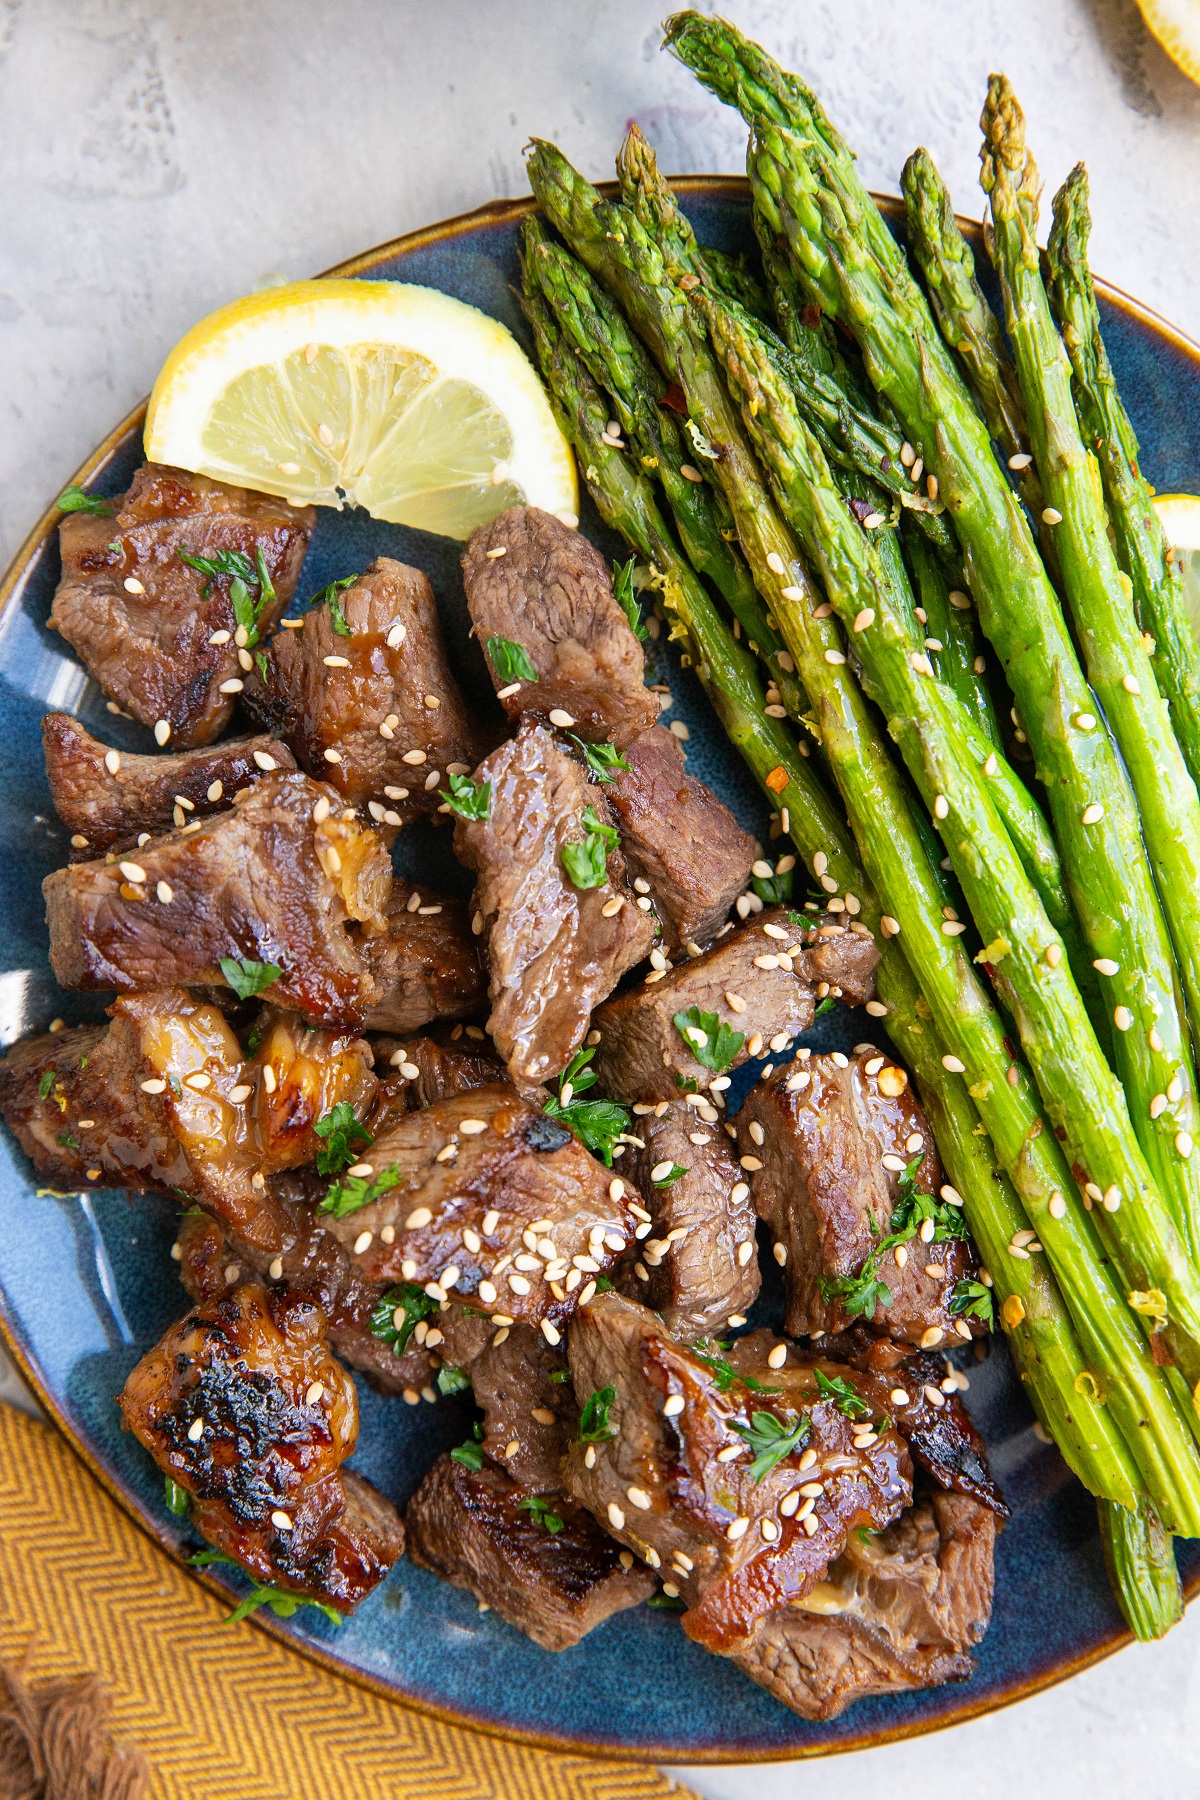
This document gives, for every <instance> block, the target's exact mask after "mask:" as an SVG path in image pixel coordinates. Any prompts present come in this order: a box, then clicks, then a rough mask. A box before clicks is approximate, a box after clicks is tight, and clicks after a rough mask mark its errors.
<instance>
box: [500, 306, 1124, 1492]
mask: <svg viewBox="0 0 1200 1800" xmlns="http://www.w3.org/2000/svg"><path fill="white" fill-rule="evenodd" d="M525 303H526V307H527V309H528V311H529V316H530V319H531V323H532V324H533V328H534V335H535V342H536V345H537V350H538V357H539V362H540V364H541V368H542V372H543V375H544V376H545V378H546V381H547V383H548V385H549V388H550V395H551V400H552V403H553V405H554V407H555V411H556V414H557V416H558V418H559V422H560V424H561V425H562V428H563V430H564V433H565V434H566V435H567V437H568V438H569V439H570V441H571V442H572V443H573V445H574V447H575V450H576V454H577V456H578V458H579V463H580V466H581V468H582V469H584V470H585V472H586V479H587V482H588V486H589V489H590V491H591V493H592V496H593V498H594V500H595V502H596V505H597V509H598V510H599V512H600V514H601V516H602V517H603V518H604V520H605V522H606V523H607V524H609V525H611V526H612V527H613V528H614V529H615V530H617V531H619V532H620V533H621V534H622V535H623V536H624V538H625V540H626V542H627V543H628V544H629V545H630V546H631V548H633V549H634V550H635V551H637V552H638V554H639V555H641V556H642V557H643V558H645V559H646V561H647V562H648V563H650V564H652V565H653V567H654V568H655V569H656V570H657V571H658V572H659V573H660V575H661V577H662V582H663V586H662V590H661V591H662V595H663V600H664V604H665V606H666V608H667V610H668V613H669V614H670V615H671V616H673V617H674V618H675V619H676V620H677V621H678V622H679V624H680V626H681V627H682V629H683V631H684V632H685V633H686V638H687V642H688V644H689V647H690V648H691V651H692V659H693V666H694V667H695V668H696V670H697V672H698V673H699V675H700V679H701V680H702V681H703V682H704V684H705V686H706V689H707V691H708V693H709V695H710V698H711V699H712V700H713V702H714V705H715V707H716V709H717V712H718V715H719V716H720V717H721V718H722V721H723V722H724V723H725V725H726V729H727V730H729V731H730V734H731V736H732V738H733V740H734V742H735V743H736V744H737V747H738V748H739V750H740V751H741V753H742V755H743V756H744V757H745V759H746V762H747V764H748V766H749V767H750V769H751V770H752V772H753V773H754V774H755V776H756V777H757V779H758V781H759V783H760V785H761V786H762V788H763V792H764V793H765V794H766V795H767V796H768V798H769V800H770V801H771V803H772V804H774V805H779V806H780V807H781V810H782V815H783V816H784V817H785V818H786V819H787V821H788V826H787V828H788V831H789V834H790V836H791V839H792V842H793V843H794V844H795V845H796V848H797V849H798V850H799V852H800V854H801V856H802V857H804V859H805V861H806V862H807V863H808V864H809V865H810V866H812V865H813V864H814V863H815V864H816V866H817V867H819V868H820V869H821V870H822V872H823V873H824V874H826V875H827V876H828V877H829V879H832V880H833V881H834V883H835V885H836V886H837V887H838V888H839V890H841V891H844V892H851V893H855V894H857V895H858V896H860V898H861V902H862V913H861V915H860V917H861V918H862V919H864V920H866V921H868V922H869V923H870V924H872V925H873V926H874V927H875V930H876V933H877V935H878V931H879V904H878V901H877V899H876V897H875V895H874V892H873V890H872V888H871V885H870V883H869V882H868V880H867V878H866V876H865V874H864V873H863V871H862V869H861V867H860V866H859V864H858V863H857V860H856V858H855V855H854V851H853V847H852V845H851V843H850V840H849V836H848V833H847V831H846V828H845V825H844V824H843V822H842V820H841V818H840V816H839V814H838V813H837V811H836V809H835V808H834V807H833V806H832V804H831V802H830V800H829V797H828V795H827V793H826V792H825V790H824V788H823V787H822V786H821V785H820V783H819V782H817V781H816V780H815V779H814V775H813V771H812V769H811V767H810V766H808V765H806V764H805V763H804V762H803V761H802V760H801V759H800V758H799V757H797V755H796V753H795V750H794V747H793V746H792V745H791V744H790V742H789V740H788V738H787V734H786V732H785V731H784V729H783V728H782V727H781V726H778V725H776V724H775V722H774V721H772V720H770V719H767V718H766V717H765V716H764V715H763V714H762V710H761V695H760V693H759V691H758V689H757V685H756V682H755V677H754V669H753V664H752V662H751V661H750V659H749V658H748V657H747V656H746V654H745V652H744V651H743V650H742V649H741V647H740V646H739V645H738V644H737V643H736V642H735V641H734V639H733V638H732V636H731V635H730V634H729V632H728V630H727V629H726V628H725V627H724V626H723V624H722V623H721V621H720V619H719V618H718V616H717V614H716V612H715V609H713V607H712V605H711V602H710V601H709V600H708V597H707V595H706V594H705V593H704V590H703V588H702V587H701V586H700V584H699V583H698V582H696V580H695V578H694V576H693V574H692V571H691V569H690V568H689V566H688V565H687V563H686V562H684V560H683V559H682V557H681V556H680V555H679V553H678V550H677V549H676V548H675V546H674V545H673V544H672V543H671V540H670V537H669V533H668V530H667V527H666V525H665V524H664V523H663V520H662V517H661V514H660V513H659V511H658V508H657V504H656V502H655V498H654V493H653V488H652V486H651V483H650V482H649V481H648V479H647V478H646V476H645V475H644V474H642V473H640V472H639V471H637V470H636V469H635V468H634V467H633V466H632V465H631V464H630V462H629V461H628V459H627V458H626V457H625V456H624V455H623V454H622V452H621V451H620V450H618V449H616V448H615V447H614V446H612V445H611V444H610V443H609V442H608V435H609V434H606V432H605V421H606V408H605V404H604V401H603V399H602V398H601V396H600V394H599V393H598V392H597V390H596V389H595V388H594V386H593V385H592V384H591V382H590V380H589V377H588V375H587V372H586V370H585V369H584V368H582V367H581V365H580V363H579V361H578V360H577V358H576V357H574V356H573V355H572V354H571V352H570V351H569V350H568V349H567V348H566V347H565V345H564V343H563V340H562V338H561V336H556V333H555V327H556V321H555V320H554V319H553V317H552V315H551V313H550V311H549V309H548V308H547V307H546V306H545V304H544V302H543V300H542V296H541V294H540V291H539V290H538V288H537V286H536V285H535V284H534V283H533V282H532V281H529V280H528V277H527V287H526V301H525ZM777 759H778V760H777ZM877 982H878V989H879V993H880V995H881V1002H880V1003H879V1004H880V1006H881V1007H886V1009H887V1027H888V1031H889V1034H890V1035H891V1037H892V1040H893V1042H894V1043H895V1045H896V1047H897V1050H898V1052H899V1053H900V1055H901V1056H902V1058H903V1059H904V1060H906V1061H907V1062H908V1063H909V1064H910V1065H911V1066H912V1068H913V1069H914V1071H915V1073H916V1076H917V1079H918V1082H919V1083H920V1087H921V1093H922V1098H923V1100H924V1102H925V1104H926V1107H927V1110H928V1112H929V1115H930V1118H931V1121H932V1123H933V1126H934V1131H935V1134H936V1137H937V1141H938V1147H939V1150H940V1152H941V1155H942V1158H943V1161H944V1163H945V1166H946V1170H947V1173H948V1174H949V1176H950V1179H951V1181H952V1182H953V1184H954V1187H955V1189H956V1190H957V1192H958V1193H959V1194H960V1195H961V1196H962V1197H963V1200H964V1202H965V1208H966V1217H967V1222H968V1224H969V1225H970V1227H971V1230H972V1233H973V1234H974V1236H975V1239H976V1242H977V1243H978V1244H979V1246H980V1249H981V1251H982V1253H983V1255H984V1257H985V1258H986V1259H987V1260H988V1262H989V1263H990V1265H991V1266H992V1267H993V1268H994V1269H995V1274H994V1276H993V1293H994V1295H995V1298H996V1301H997V1303H998V1307H999V1316H1000V1320H1001V1322H1002V1324H1003V1325H1004V1328H1005V1331H1006V1333H1007V1334H1008V1337H1009V1344H1010V1348H1011V1352H1012V1355H1013V1358H1014V1361H1015V1363H1016V1366H1017V1369H1018V1371H1019V1373H1020V1375H1021V1377H1022V1380H1023V1382H1024V1384H1025V1386H1026V1390H1027V1392H1028V1393H1029V1395H1030V1398H1031V1400H1032V1402H1033V1404H1034V1406H1035V1407H1036V1409H1037V1411H1038V1413H1039V1416H1040V1417H1041V1418H1042V1419H1043V1422H1044V1423H1045V1424H1046V1425H1047V1427H1048V1428H1049V1429H1050V1430H1051V1431H1052V1432H1053V1434H1054V1437H1055V1439H1056V1441H1057V1442H1058V1444H1059V1446H1060V1448H1061V1450H1062V1453H1063V1455H1064V1457H1065V1458H1066V1460H1067V1462H1068V1464H1069V1466H1070V1467H1071V1468H1072V1470H1073V1471H1074V1472H1075V1473H1076V1474H1077V1475H1078V1476H1079V1478H1080V1480H1081V1481H1083V1482H1084V1484H1085V1486H1087V1487H1088V1488H1089V1490H1090V1491H1091V1492H1093V1493H1096V1494H1101V1495H1104V1496H1107V1497H1108V1498H1110V1499H1111V1500H1113V1501H1115V1502H1117V1503H1118V1504H1120V1505H1123V1506H1126V1507H1128V1506H1133V1505H1135V1504H1136V1503H1137V1499H1138V1496H1139V1494H1142V1493H1143V1492H1144V1490H1143V1489H1142V1485H1141V1482H1140V1480H1139V1477H1138V1474H1137V1471H1136V1468H1135V1466H1134V1463H1133V1460H1132V1458H1131V1457H1130V1454H1129V1451H1128V1449H1127V1448H1126V1446H1125V1443H1124V1440H1123V1439H1122V1438H1121V1436H1120V1433H1119V1432H1118V1431H1117V1429H1116V1427H1115V1426H1114V1424H1113V1422H1112V1419H1111V1418H1110V1416H1109V1413H1108V1410H1107V1408H1106V1407H1105V1406H1104V1405H1103V1404H1102V1403H1101V1402H1100V1401H1099V1399H1098V1391H1097V1384H1096V1382H1095V1380H1094V1378H1093V1377H1092V1376H1091V1375H1090V1372H1089V1370H1088V1368H1087V1365H1086V1363H1085V1361H1084V1358H1083V1355H1082V1352H1081V1351H1080V1348H1079V1345H1078V1342H1077V1340H1076V1338H1075V1334H1074V1331H1073V1329H1072V1326H1071V1322H1070V1318H1069V1316H1068V1314H1067V1311H1066V1308H1065V1306H1064V1305H1063V1301H1062V1297H1061V1295H1060V1294H1059V1292H1058V1289H1057V1287H1056V1285H1055V1283H1054V1280H1053V1277H1052V1276H1051V1275H1050V1273H1049V1271H1048V1270H1047V1269H1046V1267H1045V1265H1044V1263H1042V1262H1040V1261H1035V1260H1034V1259H1032V1258H1029V1259H1017V1258H1014V1257H1012V1256H1009V1255H1008V1254H1007V1245H1008V1244H1009V1243H1010V1242H1011V1241H1012V1238H1013V1236H1014V1234H1015V1233H1016V1232H1018V1231H1019V1230H1020V1229H1021V1228H1022V1226H1023V1224H1024V1220H1025V1215H1024V1213H1023V1212H1022V1210H1021V1207H1020V1203H1019V1202H1018V1200H1017V1198H1016V1195H1015V1194H1014V1192H1013V1190H1012V1188H1011V1186H1010V1184H1009V1183H1008V1181H1007V1179H1006V1178H1005V1177H1004V1176H1003V1175H1002V1174H1000V1173H999V1172H998V1171H997V1170H996V1169H995V1166H994V1159H993V1155H992V1152H991V1148H990V1145H989V1144H988V1143H987V1140H986V1138H985V1137H984V1136H982V1135H981V1133H980V1126H979V1118H978V1114H977V1113H976V1111H975V1108H974V1105H973V1103H972V1101H971V1099H970V1097H969V1096H968V1094H967V1091H966V1085H965V1083H964V1081H963V1079H962V1077H961V1076H958V1075H954V1074H951V1073H950V1072H949V1071H948V1070H947V1069H946V1068H945V1067H944V1065H943V1061H942V1052H941V1046H940V1044H939V1043H938V1040H937V1037H936V1033H935V1032H934V1030H933V1027H932V1025H931V1024H930V1023H929V1021H928V1018H927V1016H926V1015H927V1013H928V1008H925V1007H923V1006H922V1005H921V1003H920V1001H919V997H918V994H917V989H916V985H915V983H914V981H913V977H912V974H911V972H910V970H909V968H908V965H907V963H906V961H905V959H904V957H903V955H902V954H901V952H900V949H899V946H898V944H897V943H896V941H895V940H894V939H893V940H891V941H889V940H887V939H886V938H885V939H884V940H883V948H882V958H881V962H880V965H879V969H878V973H877Z"/></svg>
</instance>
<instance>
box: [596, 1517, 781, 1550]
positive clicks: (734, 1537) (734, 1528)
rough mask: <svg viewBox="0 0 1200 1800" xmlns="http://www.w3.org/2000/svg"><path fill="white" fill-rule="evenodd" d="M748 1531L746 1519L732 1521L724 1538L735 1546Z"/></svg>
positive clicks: (748, 1526) (748, 1523)
mask: <svg viewBox="0 0 1200 1800" xmlns="http://www.w3.org/2000/svg"><path fill="white" fill-rule="evenodd" d="M610 1510H611V1509H610ZM749 1529H750V1521H749V1519H747V1518H740V1519H734V1520H733V1521H732V1523H731V1524H729V1525H728V1526H727V1527H726V1530H725V1536H726V1537H727V1538H728V1539H729V1542H730V1543H731V1544H736V1543H737V1541H738V1539H739V1538H743V1537H745V1535H746V1533H747V1532H748V1531H749Z"/></svg>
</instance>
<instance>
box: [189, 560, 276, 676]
mask: <svg viewBox="0 0 1200 1800" xmlns="http://www.w3.org/2000/svg"><path fill="white" fill-rule="evenodd" d="M177 555H178V557H179V560H180V562H184V563H186V564H187V566H188V568H189V569H198V570H199V572H200V574H201V575H205V576H207V578H208V579H207V580H206V582H205V584H204V594H205V597H206V598H207V596H208V595H209V593H211V591H212V584H213V582H214V581H216V580H217V579H218V578H219V577H221V576H227V577H228V579H229V604H230V606H231V607H232V608H233V618H234V623H235V624H236V625H240V626H244V627H245V631H246V648H247V649H248V650H252V649H253V648H254V646H255V644H257V642H258V621H259V619H260V618H261V617H262V613H263V609H264V607H267V606H270V604H271V602H272V601H273V600H274V598H275V588H274V585H273V583H272V581H271V574H270V570H269V569H268V568H267V563H266V558H265V557H264V556H263V553H262V547H261V545H260V546H259V547H258V548H257V549H256V550H255V552H254V561H253V562H251V561H250V558H249V557H248V556H246V555H244V554H243V552H242V551H241V550H217V551H216V552H215V553H214V554H213V555H212V556H193V555H192V554H191V552H190V551H188V550H180V551H178V552H177ZM253 587H256V588H257V589H258V599H257V600H255V599H254V598H253V597H252V595H251V593H250V589H251V588H253Z"/></svg>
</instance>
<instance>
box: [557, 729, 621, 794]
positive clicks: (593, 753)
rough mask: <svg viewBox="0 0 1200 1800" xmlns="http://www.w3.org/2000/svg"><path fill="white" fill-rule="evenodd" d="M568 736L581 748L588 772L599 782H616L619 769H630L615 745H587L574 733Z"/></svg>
mask: <svg viewBox="0 0 1200 1800" xmlns="http://www.w3.org/2000/svg"><path fill="white" fill-rule="evenodd" d="M567 735H568V737H569V738H570V739H571V742H572V743H573V744H577V745H578V746H579V749H580V750H581V752H582V753H583V760H584V762H585V763H586V764H587V766H588V772H589V773H590V774H591V775H594V776H595V778H596V780H597V781H600V782H609V781H615V780H616V779H617V771H618V770H619V769H628V767H629V764H628V763H627V762H626V761H625V758H624V757H623V756H622V755H621V752H620V751H619V750H618V749H617V746H616V745H615V744H585V743H584V741H583V739H582V738H578V737H576V736H575V735H574V733H573V732H568V733H567Z"/></svg>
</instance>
